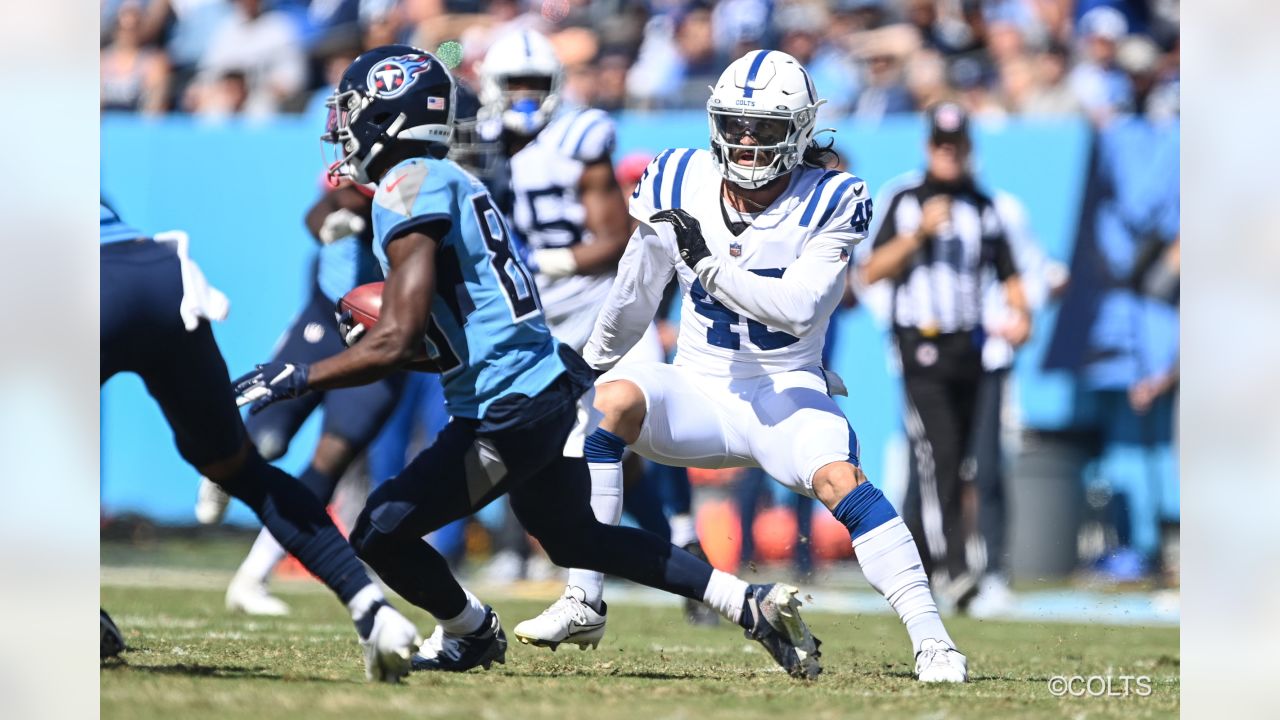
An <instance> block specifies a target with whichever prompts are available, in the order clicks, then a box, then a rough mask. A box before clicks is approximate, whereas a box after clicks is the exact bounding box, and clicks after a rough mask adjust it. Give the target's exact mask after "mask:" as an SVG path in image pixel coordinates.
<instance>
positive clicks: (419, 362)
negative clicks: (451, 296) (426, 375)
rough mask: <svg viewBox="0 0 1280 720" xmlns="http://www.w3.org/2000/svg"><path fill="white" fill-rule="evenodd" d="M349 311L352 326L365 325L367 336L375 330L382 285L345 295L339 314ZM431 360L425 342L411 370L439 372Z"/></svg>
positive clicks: (380, 307) (366, 285)
mask: <svg viewBox="0 0 1280 720" xmlns="http://www.w3.org/2000/svg"><path fill="white" fill-rule="evenodd" d="M348 310H349V311H351V322H352V324H356V323H359V324H361V325H364V331H365V333H366V334H367V333H368V332H369V331H370V330H372V329H373V326H374V325H377V324H378V316H379V315H380V314H381V313H382V283H381V282H372V283H367V284H364V285H360V286H359V287H356V288H355V289H353V290H352V291H351V292H349V293H347V294H346V295H343V296H342V299H341V300H339V301H338V314H342V313H344V312H346V311H348ZM429 358H430V355H429V353H428V352H427V344H426V342H425V341H424V342H423V343H422V345H421V346H420V347H419V348H418V352H417V354H416V355H415V356H414V358H413V364H412V365H411V366H410V367H409V369H411V370H420V371H423V372H438V370H437V369H436V368H435V367H434V363H432V362H431V360H430V359H429Z"/></svg>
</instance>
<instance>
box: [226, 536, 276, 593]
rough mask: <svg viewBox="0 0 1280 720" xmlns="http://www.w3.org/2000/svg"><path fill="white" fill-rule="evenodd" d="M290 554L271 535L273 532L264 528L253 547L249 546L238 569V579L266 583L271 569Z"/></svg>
mask: <svg viewBox="0 0 1280 720" xmlns="http://www.w3.org/2000/svg"><path fill="white" fill-rule="evenodd" d="M288 554H289V553H288V552H286V551H285V549H284V548H283V547H281V545H280V543H278V542H276V539H275V538H274V537H272V536H271V533H269V532H267V529H266V528H263V529H262V532H260V533H258V537H257V539H255V540H254V541H253V547H251V548H249V554H248V555H246V556H245V558H244V562H242V563H240V569H239V570H236V579H237V580H253V581H254V582H259V583H262V584H264V585H265V584H266V582H267V580H269V579H270V578H271V571H272V570H275V568H276V565H279V564H280V561H281V560H283V559H284V558H285V556H286V555H288Z"/></svg>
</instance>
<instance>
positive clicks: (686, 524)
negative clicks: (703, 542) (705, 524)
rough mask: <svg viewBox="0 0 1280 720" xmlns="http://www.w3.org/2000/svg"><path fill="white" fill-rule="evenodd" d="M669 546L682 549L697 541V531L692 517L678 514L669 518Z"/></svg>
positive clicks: (686, 514)
mask: <svg viewBox="0 0 1280 720" xmlns="http://www.w3.org/2000/svg"><path fill="white" fill-rule="evenodd" d="M670 522H671V544H672V545H675V546H676V547H684V546H685V545H688V544H689V543H694V542H697V541H698V530H697V527H696V526H695V525H694V523H693V516H692V515H689V514H688V513H680V514H679V515H672V516H671V521H670Z"/></svg>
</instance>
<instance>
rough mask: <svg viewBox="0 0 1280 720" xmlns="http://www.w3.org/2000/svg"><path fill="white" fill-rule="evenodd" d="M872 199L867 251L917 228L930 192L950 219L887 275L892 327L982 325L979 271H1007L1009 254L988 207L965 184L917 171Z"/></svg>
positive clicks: (1003, 276) (940, 329)
mask: <svg viewBox="0 0 1280 720" xmlns="http://www.w3.org/2000/svg"><path fill="white" fill-rule="evenodd" d="M895 185H896V187H894V188H893V189H891V190H890V192H889V193H888V201H887V202H885V203H877V208H876V209H877V211H879V209H880V208H881V207H884V208H885V210H884V211H883V214H880V212H877V214H878V215H879V216H880V217H881V218H883V219H882V220H881V221H880V223H879V228H878V229H877V231H876V232H875V233H874V238H875V239H874V241H873V244H872V249H873V250H874V249H875V248H879V247H881V246H883V245H885V244H886V243H888V242H890V241H891V240H893V238H895V237H897V236H898V235H900V234H903V233H909V232H913V231H915V230H916V228H918V227H919V226H920V218H921V208H922V206H923V204H924V202H925V201H926V200H928V199H929V198H931V197H934V196H936V195H949V196H950V197H951V220H950V222H948V223H946V224H945V225H943V227H942V229H941V231H940V232H939V233H938V234H937V235H936V236H934V237H930V238H927V239H926V240H925V241H924V244H923V245H921V247H920V249H919V250H917V251H916V253H915V255H914V256H913V257H912V258H911V259H910V260H909V261H908V263H907V265H906V267H905V268H904V269H903V271H902V273H901V274H900V275H898V277H896V278H894V279H893V281H892V282H893V306H892V307H893V311H892V316H893V325H894V326H895V327H897V328H915V329H918V330H922V331H924V332H926V333H929V334H933V333H955V332H966V331H969V330H972V329H974V328H976V327H978V326H980V325H981V324H982V304H983V303H982V295H983V282H982V281H983V275H984V273H986V272H990V271H994V272H995V276H996V279H997V280H1000V281H1002V282H1003V281H1004V280H1007V279H1008V278H1009V277H1011V276H1012V275H1014V273H1015V269H1014V264H1013V255H1012V253H1011V252H1010V249H1009V243H1008V241H1007V240H1006V238H1005V232H1004V227H1003V225H1002V224H1001V222H1000V218H999V216H998V215H997V214H996V209H995V205H994V204H993V202H992V200H991V198H990V197H988V196H987V195H986V194H984V193H983V192H982V191H981V190H979V189H978V188H977V186H975V185H974V184H973V182H972V181H962V182H959V183H949V184H944V183H940V182H938V181H936V180H933V179H931V178H929V177H927V176H925V175H923V174H919V173H915V174H912V175H909V176H905V177H903V178H901V179H900V180H899V181H897V182H896V183H895Z"/></svg>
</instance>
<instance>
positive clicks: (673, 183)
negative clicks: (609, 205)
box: [630, 148, 705, 223]
mask: <svg viewBox="0 0 1280 720" xmlns="http://www.w3.org/2000/svg"><path fill="white" fill-rule="evenodd" d="M704 152H705V151H703V150H693V149H690V148H671V149H669V150H663V151H662V152H661V153H658V156H657V157H655V158H654V159H653V162H651V163H649V167H647V168H645V170H644V174H643V175H641V176H640V182H638V183H636V189H635V191H633V192H632V193H631V203H630V210H631V216H632V217H634V218H635V219H637V220H639V221H640V222H643V223H647V222H649V216H651V215H653V214H654V213H655V212H657V211H659V210H666V209H669V208H677V207H682V206H683V205H682V203H683V196H684V188H685V187H686V185H687V183H688V182H689V179H688V178H687V175H688V174H689V166H690V165H691V164H692V163H693V162H694V158H695V156H697V155H699V154H701V153H704Z"/></svg>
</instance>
